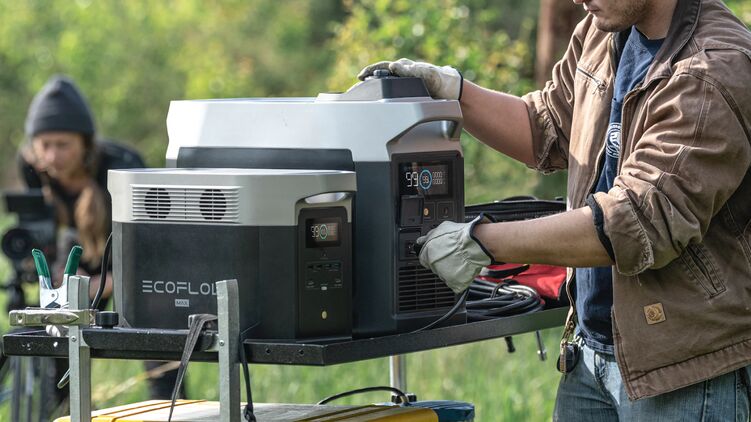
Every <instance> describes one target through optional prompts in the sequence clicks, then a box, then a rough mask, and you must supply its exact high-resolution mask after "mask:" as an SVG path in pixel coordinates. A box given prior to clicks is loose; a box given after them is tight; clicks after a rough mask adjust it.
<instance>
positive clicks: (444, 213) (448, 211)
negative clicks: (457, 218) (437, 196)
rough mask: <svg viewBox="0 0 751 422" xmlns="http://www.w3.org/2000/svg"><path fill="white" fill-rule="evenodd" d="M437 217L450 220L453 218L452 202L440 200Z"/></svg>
mask: <svg viewBox="0 0 751 422" xmlns="http://www.w3.org/2000/svg"><path fill="white" fill-rule="evenodd" d="M438 218H440V219H441V220H451V219H453V218H454V203H453V202H441V203H439V204H438Z"/></svg>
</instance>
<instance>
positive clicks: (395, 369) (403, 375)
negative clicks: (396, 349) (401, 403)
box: [389, 355, 407, 393]
mask: <svg viewBox="0 0 751 422" xmlns="http://www.w3.org/2000/svg"><path fill="white" fill-rule="evenodd" d="M389 375H390V384H391V386H392V387H394V388H396V389H399V390H401V391H403V392H405V393H406V392H407V356H406V355H394V356H391V357H389Z"/></svg>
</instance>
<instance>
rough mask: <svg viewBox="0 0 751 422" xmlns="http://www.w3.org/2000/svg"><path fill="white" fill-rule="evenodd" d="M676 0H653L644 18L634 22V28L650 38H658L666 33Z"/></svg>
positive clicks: (663, 36)
mask: <svg viewBox="0 0 751 422" xmlns="http://www.w3.org/2000/svg"><path fill="white" fill-rule="evenodd" d="M677 3H678V0H653V1H652V2H651V4H652V7H651V8H650V10H648V11H647V13H645V14H644V19H642V20H641V21H640V22H637V23H636V25H635V26H636V29H638V30H639V32H641V33H642V34H644V36H645V37H647V38H649V39H650V40H659V39H661V38H665V37H666V36H667V35H668V30H669V29H670V23H671V21H672V20H673V12H674V11H675V6H676V4H677Z"/></svg>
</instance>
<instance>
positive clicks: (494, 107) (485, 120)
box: [461, 81, 535, 166]
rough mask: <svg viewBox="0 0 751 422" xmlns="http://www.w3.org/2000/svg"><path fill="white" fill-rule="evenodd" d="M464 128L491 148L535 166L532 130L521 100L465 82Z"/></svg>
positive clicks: (463, 91)
mask: <svg viewBox="0 0 751 422" xmlns="http://www.w3.org/2000/svg"><path fill="white" fill-rule="evenodd" d="M461 107H462V114H463V115H464V128H465V129H466V130H467V131H468V132H469V133H471V134H472V135H473V136H474V137H476V138H477V139H479V140H480V141H482V142H483V143H485V144H487V145H488V146H490V147H492V148H494V149H496V150H498V151H500V152H502V153H503V154H506V155H508V156H509V157H511V158H514V159H516V160H518V161H521V162H522V163H524V164H526V165H528V166H534V165H535V160H534V154H533V152H532V151H533V150H532V127H531V126H530V124H529V117H528V111H527V106H526V104H525V103H524V101H522V99H521V98H519V97H516V96H513V95H509V94H504V93H502V92H498V91H493V90H490V89H486V88H483V87H481V86H479V85H475V84H473V83H472V82H469V81H464V83H463V86H462V97H461Z"/></svg>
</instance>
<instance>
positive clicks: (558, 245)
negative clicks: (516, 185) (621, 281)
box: [474, 207, 613, 267]
mask: <svg viewBox="0 0 751 422" xmlns="http://www.w3.org/2000/svg"><path fill="white" fill-rule="evenodd" d="M474 235H475V237H476V238H477V240H479V241H480V243H482V245H483V246H485V248H486V249H487V250H488V252H490V253H491V254H492V255H493V257H494V258H495V259H496V260H497V261H501V262H519V263H526V264H549V265H559V266H563V267H606V266H610V265H613V261H612V260H611V259H610V256H608V253H607V251H606V250H605V247H604V246H603V245H602V243H601V241H600V239H599V237H598V236H597V231H596V230H595V225H594V223H593V218H592V210H591V209H590V208H589V207H584V208H578V209H575V210H571V211H567V212H564V213H561V214H556V215H551V216H548V217H542V218H537V219H534V220H525V221H512V222H505V223H494V224H480V225H477V226H476V227H475V230H474Z"/></svg>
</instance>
